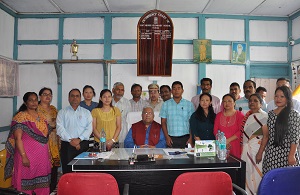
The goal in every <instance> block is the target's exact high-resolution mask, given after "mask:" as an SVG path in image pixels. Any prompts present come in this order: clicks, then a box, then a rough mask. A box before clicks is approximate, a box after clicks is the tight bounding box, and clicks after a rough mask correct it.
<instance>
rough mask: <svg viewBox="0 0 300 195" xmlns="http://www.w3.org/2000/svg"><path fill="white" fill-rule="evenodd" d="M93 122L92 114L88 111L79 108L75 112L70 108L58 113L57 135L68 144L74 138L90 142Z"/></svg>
mask: <svg viewBox="0 0 300 195" xmlns="http://www.w3.org/2000/svg"><path fill="white" fill-rule="evenodd" d="M92 121H93V118H92V114H91V112H90V111H88V110H87V109H85V108H82V107H81V106H78V107H77V109H76V110H74V109H73V108H72V107H71V106H68V107H66V108H64V109H61V110H60V111H59V112H58V115H57V119H56V129H57V135H58V136H59V137H60V138H61V140H62V141H66V142H70V139H72V138H80V139H81V140H89V138H90V135H91V134H92V131H93V126H92Z"/></svg>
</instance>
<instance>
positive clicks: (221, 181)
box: [172, 172, 247, 195]
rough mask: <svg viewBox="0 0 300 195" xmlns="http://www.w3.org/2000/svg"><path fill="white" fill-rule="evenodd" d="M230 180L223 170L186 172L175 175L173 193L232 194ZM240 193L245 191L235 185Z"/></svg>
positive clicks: (195, 194)
mask: <svg viewBox="0 0 300 195" xmlns="http://www.w3.org/2000/svg"><path fill="white" fill-rule="evenodd" d="M232 186H233V184H232V180H231V177H230V176H229V175H228V174H227V173H225V172H188V173H183V174H181V175H179V176H178V177H177V179H176V180H175V183H174V186H173V192H172V194H173V195H183V194H184V195H198V194H209V195H232V194H233V190H232ZM234 187H235V188H236V189H237V190H238V191H240V192H241V193H242V194H247V192H246V191H245V190H244V189H242V188H240V187H238V186H236V185H235V184H234Z"/></svg>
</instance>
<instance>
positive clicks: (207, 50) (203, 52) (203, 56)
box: [193, 39, 212, 63]
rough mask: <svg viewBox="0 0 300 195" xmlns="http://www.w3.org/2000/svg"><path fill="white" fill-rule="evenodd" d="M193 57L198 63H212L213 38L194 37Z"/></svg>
mask: <svg viewBox="0 0 300 195" xmlns="http://www.w3.org/2000/svg"><path fill="white" fill-rule="evenodd" d="M193 53H194V55H193V59H194V62H196V63H201V62H205V63H211V61H212V57H211V40H210V39H194V40H193Z"/></svg>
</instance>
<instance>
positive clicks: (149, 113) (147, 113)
mask: <svg viewBox="0 0 300 195" xmlns="http://www.w3.org/2000/svg"><path fill="white" fill-rule="evenodd" d="M143 114H145V115H153V113H152V112H143Z"/></svg>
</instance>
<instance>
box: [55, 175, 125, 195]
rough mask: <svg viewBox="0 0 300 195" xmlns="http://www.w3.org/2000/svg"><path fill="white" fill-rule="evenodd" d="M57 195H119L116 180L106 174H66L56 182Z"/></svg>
mask: <svg viewBox="0 0 300 195" xmlns="http://www.w3.org/2000/svg"><path fill="white" fill-rule="evenodd" d="M57 194H58V195H67V194H72V195H82V194H84V195H90V194H91V195H94V194H99V195H101V194H103V195H106V194H109V195H119V194H120V192H119V187H118V184H117V181H116V179H115V178H114V177H113V176H112V175H110V174H107V173H66V174H64V175H62V176H61V178H60V179H59V182H58V189H57Z"/></svg>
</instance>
